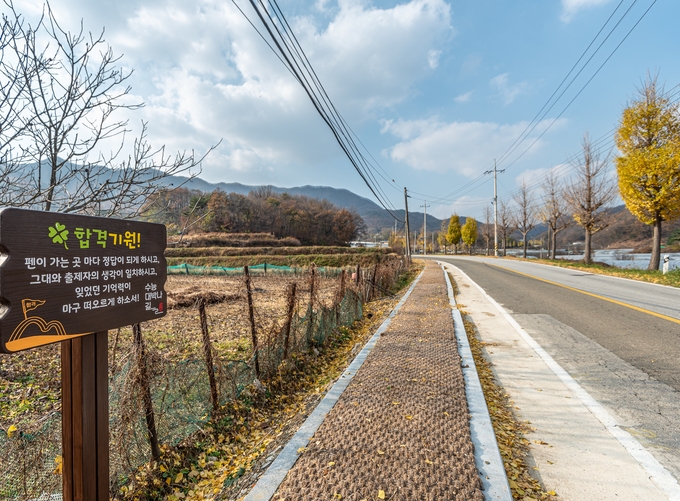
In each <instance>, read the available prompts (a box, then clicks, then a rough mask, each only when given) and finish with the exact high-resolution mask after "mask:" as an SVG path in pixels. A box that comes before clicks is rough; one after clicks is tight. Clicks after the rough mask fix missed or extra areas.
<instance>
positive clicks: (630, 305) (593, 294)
mask: <svg viewBox="0 0 680 501" xmlns="http://www.w3.org/2000/svg"><path fill="white" fill-rule="evenodd" d="M486 264H487V265H488V266H493V267H494V268H498V269H500V270H505V271H511V272H512V273H516V274H517V275H523V276H525V277H529V278H533V279H534V280H539V281H541V282H545V283H547V284H552V285H556V286H558V287H562V288H564V289H569V290H570V291H574V292H580V293H581V294H585V295H586V296H591V297H595V298H597V299H602V300H603V301H609V302H610V303H614V304H618V305H619V306H624V307H626V308H630V309H631V310H635V311H639V312H641V313H647V314H648V315H652V316H654V317H658V318H663V319H664V320H668V321H669V322H674V323H676V324H680V319H677V318H673V317H669V316H668V315H664V314H662V313H657V312H655V311H651V310H646V309H645V308H640V307H639V306H634V305H632V304H628V303H624V302H622V301H617V300H616V299H612V298H610V297H606V296H600V295H599V294H595V293H593V292H588V291H584V290H581V289H577V288H576V287H570V286H568V285H564V284H561V283H559V282H553V281H552V280H548V279H546V278H541V277H536V276H534V275H529V274H528V273H523V272H521V271H517V270H511V269H510V268H505V267H503V266H498V265H496V264H489V263H486Z"/></svg>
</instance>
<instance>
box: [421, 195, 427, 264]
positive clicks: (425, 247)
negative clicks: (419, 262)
mask: <svg viewBox="0 0 680 501" xmlns="http://www.w3.org/2000/svg"><path fill="white" fill-rule="evenodd" d="M421 207H424V208H425V212H424V213H423V256H425V255H426V254H427V201H425V204H424V205H421Z"/></svg>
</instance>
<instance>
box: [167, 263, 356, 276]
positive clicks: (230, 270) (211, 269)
mask: <svg viewBox="0 0 680 501" xmlns="http://www.w3.org/2000/svg"><path fill="white" fill-rule="evenodd" d="M244 268H245V266H237V267H227V266H196V265H193V264H188V263H181V264H177V265H172V266H168V274H169V275H227V276H238V275H243V271H244ZM353 268H354V267H344V268H338V267H329V266H318V267H316V272H317V273H318V274H319V275H322V276H328V277H335V276H339V275H340V274H341V273H342V272H343V270H344V271H345V272H347V271H349V270H352V269H353ZM248 269H249V270H250V273H251V274H253V275H267V274H272V275H294V276H300V275H303V274H304V273H306V272H307V270H308V269H309V267H303V266H299V267H298V266H279V265H275V264H268V263H262V264H257V265H253V266H248Z"/></svg>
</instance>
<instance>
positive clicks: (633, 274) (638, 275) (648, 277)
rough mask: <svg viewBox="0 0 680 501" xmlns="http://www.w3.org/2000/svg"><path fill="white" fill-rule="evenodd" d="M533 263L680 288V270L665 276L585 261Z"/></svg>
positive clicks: (536, 260) (542, 260)
mask: <svg viewBox="0 0 680 501" xmlns="http://www.w3.org/2000/svg"><path fill="white" fill-rule="evenodd" d="M531 262H533V263H543V264H549V265H552V266H558V267H560V268H572V269H575V270H582V271H588V272H590V273H597V274H599V275H609V276H611V277H621V278H629V279H631V280H638V281H640V282H650V283H653V284H661V285H669V286H671V287H680V269H675V270H671V271H669V272H668V273H666V274H665V275H664V274H663V272H661V270H638V269H629V268H616V267H614V266H609V265H608V264H605V263H592V264H585V263H584V262H583V261H567V260H565V259H532V260H531Z"/></svg>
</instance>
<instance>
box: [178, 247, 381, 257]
mask: <svg viewBox="0 0 680 501" xmlns="http://www.w3.org/2000/svg"><path fill="white" fill-rule="evenodd" d="M391 252H392V250H391V249H389V248H384V247H383V248H375V247H373V248H365V247H322V246H318V245H317V246H307V247H246V248H243V247H189V248H184V247H177V248H173V247H170V248H168V249H166V251H165V256H166V257H208V256H297V255H308V254H314V255H322V256H326V255H333V254H368V255H386V254H390V253H391Z"/></svg>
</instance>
